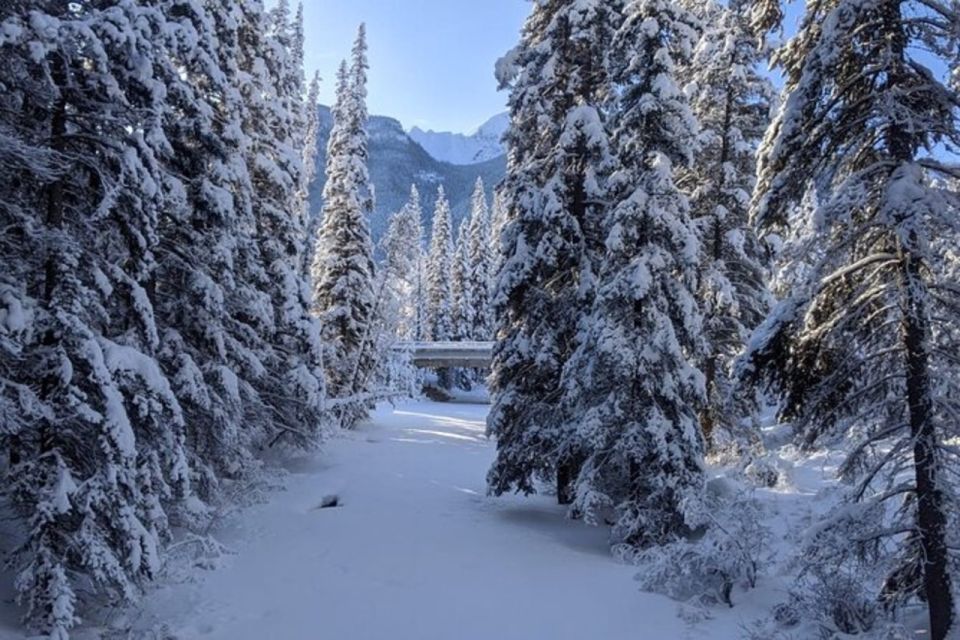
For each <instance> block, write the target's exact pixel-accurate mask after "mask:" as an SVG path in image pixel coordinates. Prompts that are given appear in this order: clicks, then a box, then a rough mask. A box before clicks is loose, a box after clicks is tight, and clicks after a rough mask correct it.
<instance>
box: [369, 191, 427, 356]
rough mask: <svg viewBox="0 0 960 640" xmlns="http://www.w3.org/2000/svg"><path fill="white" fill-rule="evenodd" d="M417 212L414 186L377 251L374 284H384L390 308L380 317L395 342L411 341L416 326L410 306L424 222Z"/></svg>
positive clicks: (418, 209) (418, 196)
mask: <svg viewBox="0 0 960 640" xmlns="http://www.w3.org/2000/svg"><path fill="white" fill-rule="evenodd" d="M421 217H422V212H421V209H420V194H419V193H418V192H417V188H416V186H413V187H411V189H410V199H409V200H408V201H407V203H406V204H404V205H403V207H402V208H401V209H400V211H398V212H397V213H396V214H395V215H394V216H393V217H392V218H390V225H389V226H388V227H387V232H386V233H385V234H384V237H383V240H381V241H380V247H381V249H382V252H383V263H382V265H383V266H382V267H381V268H380V269H379V270H378V274H377V280H378V282H379V283H384V286H385V288H386V291H387V294H388V296H389V298H390V300H389V301H388V302H386V303H385V305H386V306H387V307H389V308H387V309H385V311H384V312H383V313H381V314H378V315H379V316H380V318H381V323H382V324H383V325H384V332H385V333H386V334H387V335H389V336H390V338H391V339H392V340H394V341H396V340H411V339H412V338H411V337H410V336H411V335H412V334H413V332H414V325H415V323H416V317H415V314H416V310H415V307H414V306H413V301H414V295H415V288H416V281H417V268H418V263H419V262H420V256H421V253H422V247H423V222H422V221H421Z"/></svg>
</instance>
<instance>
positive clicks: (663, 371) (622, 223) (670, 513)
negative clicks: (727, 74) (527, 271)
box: [564, 0, 704, 546]
mask: <svg viewBox="0 0 960 640" xmlns="http://www.w3.org/2000/svg"><path fill="white" fill-rule="evenodd" d="M624 17H625V20H624V23H623V25H622V27H621V29H620V30H619V31H618V33H617V35H616V38H615V39H614V41H613V47H612V51H611V60H610V68H611V72H612V73H613V74H614V78H615V81H616V82H617V84H618V85H619V86H620V87H622V91H621V92H620V98H619V101H618V104H617V107H616V110H615V112H614V113H615V117H614V120H613V122H612V129H613V131H614V137H613V140H614V144H615V149H616V153H617V160H618V163H619V168H618V169H617V171H616V172H615V173H614V174H613V175H612V176H611V178H610V183H611V184H610V190H609V192H610V194H611V198H612V200H613V202H614V206H613V209H612V210H611V211H610V213H609V215H608V219H607V221H606V223H605V225H604V228H605V229H606V230H607V238H606V250H607V253H606V256H605V259H604V263H603V266H602V268H601V270H600V273H599V276H598V285H597V294H596V299H595V301H594V305H593V311H592V314H591V317H590V319H589V321H588V322H587V323H585V324H584V326H585V331H586V338H585V339H584V340H583V342H582V343H581V344H580V346H579V349H578V350H577V352H576V353H575V354H574V356H573V357H572V358H571V360H570V362H569V363H568V366H567V368H566V370H565V375H564V378H565V380H566V385H567V389H568V391H567V398H566V401H567V402H568V403H570V406H571V408H570V412H571V414H572V415H573V416H574V418H573V419H574V420H576V422H577V424H578V426H579V429H578V431H577V434H576V437H577V438H578V439H579V442H578V443H577V444H578V445H579V446H580V447H581V451H582V453H583V454H585V460H584V462H583V467H582V470H581V471H580V474H579V477H578V478H577V483H576V489H575V495H576V498H575V501H574V508H576V509H577V510H578V511H580V512H582V513H583V514H584V516H585V518H586V519H587V520H588V521H594V522H598V521H600V522H602V521H603V519H607V518H611V516H612V520H613V521H614V523H615V524H614V528H613V540H614V542H625V543H628V544H630V545H634V546H646V545H649V544H661V543H664V542H669V541H670V540H672V539H675V538H676V537H677V536H678V535H681V534H682V533H683V532H684V531H685V530H686V528H687V527H688V526H689V524H690V523H689V522H688V521H687V520H688V519H687V516H688V514H689V513H690V512H691V511H695V510H696V509H697V504H698V502H699V500H700V496H701V492H702V489H703V483H704V470H703V443H702V439H701V434H700V429H699V427H698V424H697V415H696V411H697V409H698V408H699V407H700V406H701V405H702V402H703V394H704V389H703V375H702V374H701V373H700V371H699V370H698V369H697V368H696V366H695V365H694V364H693V363H692V362H691V361H690V358H691V355H692V354H693V353H695V351H696V349H697V341H698V340H699V336H700V331H701V328H702V322H701V316H700V311H699V309H698V308H697V302H696V295H695V286H696V281H697V266H698V261H699V244H698V241H697V235H696V231H695V229H694V226H693V223H692V220H691V215H690V205H689V201H688V199H687V197H686V195H685V194H683V193H682V192H681V190H680V189H679V188H678V186H677V184H676V174H677V168H678V167H689V166H690V164H691V162H692V159H693V151H694V147H695V139H696V135H697V123H696V119H695V118H694V117H693V114H692V112H691V110H690V106H689V103H688V102H687V99H686V96H685V95H684V93H683V91H682V90H681V89H680V87H679V86H678V83H677V68H676V65H677V63H678V62H681V61H686V60H688V59H689V58H688V56H689V55H690V54H691V52H692V45H693V40H694V38H695V37H696V30H695V27H696V20H695V18H694V16H693V15H692V14H690V13H689V12H688V11H686V10H685V9H683V7H682V6H680V5H678V4H677V3H674V2H670V1H669V0H635V1H632V2H630V3H629V4H628V5H627V7H626V8H625V13H624Z"/></svg>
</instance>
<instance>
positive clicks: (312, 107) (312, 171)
mask: <svg viewBox="0 0 960 640" xmlns="http://www.w3.org/2000/svg"><path fill="white" fill-rule="evenodd" d="M319 100H320V72H319V71H317V72H315V73H314V74H313V79H312V80H310V87H309V89H308V90H307V102H306V108H305V111H304V121H305V122H306V137H305V138H304V141H303V151H302V152H301V154H300V155H301V157H302V161H303V172H302V173H301V175H300V192H299V196H298V197H299V199H300V202H301V203H302V210H303V216H304V221H303V226H304V231H305V233H306V237H307V249H306V251H304V252H303V260H302V265H301V271H302V272H303V273H306V274H309V273H310V267H311V265H312V264H313V254H314V251H315V250H316V237H317V229H318V227H319V226H320V217H319V216H315V215H311V211H310V187H311V186H312V185H313V182H314V180H316V179H317V145H319V144H320V112H319ZM308 282H309V279H308ZM311 295H312V293H311Z"/></svg>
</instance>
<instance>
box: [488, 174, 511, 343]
mask: <svg viewBox="0 0 960 640" xmlns="http://www.w3.org/2000/svg"><path fill="white" fill-rule="evenodd" d="M506 223H507V206H506V198H504V196H503V192H502V190H501V189H500V188H499V187H498V188H497V189H495V190H494V192H493V203H492V205H491V207H490V269H489V272H490V314H491V319H490V331H491V335H492V333H493V327H494V325H495V324H496V323H495V322H494V321H493V317H492V316H493V294H494V291H495V290H496V287H497V279H498V278H499V276H500V266H501V265H502V264H503V248H502V246H501V244H502V242H501V241H502V236H503V229H504V226H506Z"/></svg>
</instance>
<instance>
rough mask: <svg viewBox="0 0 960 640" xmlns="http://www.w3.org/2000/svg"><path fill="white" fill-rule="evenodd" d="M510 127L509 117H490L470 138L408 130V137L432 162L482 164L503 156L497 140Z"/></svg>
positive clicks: (505, 115) (446, 133)
mask: <svg viewBox="0 0 960 640" xmlns="http://www.w3.org/2000/svg"><path fill="white" fill-rule="evenodd" d="M509 124H510V118H509V115H508V114H506V113H501V114H497V115H495V116H493V117H492V118H490V119H489V120H487V121H486V122H484V123H483V124H482V125H480V126H479V127H478V128H477V130H476V131H474V132H473V133H472V134H470V135H465V134H462V133H450V132H447V131H432V130H426V131H424V130H423V129H421V128H420V127H413V128H412V129H410V132H409V135H410V137H411V138H412V139H413V140H414V141H415V142H416V143H417V144H419V145H420V146H421V147H423V148H424V150H425V151H426V152H427V153H429V154H430V155H431V156H432V157H433V158H434V159H436V160H440V161H441V162H449V163H450V164H456V165H469V164H478V163H481V162H486V161H487V160H492V159H493V158H497V157H499V156H502V155H503V154H504V153H505V149H504V147H503V143H502V142H501V138H503V134H504V133H505V132H506V130H507V127H508V126H509Z"/></svg>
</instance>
